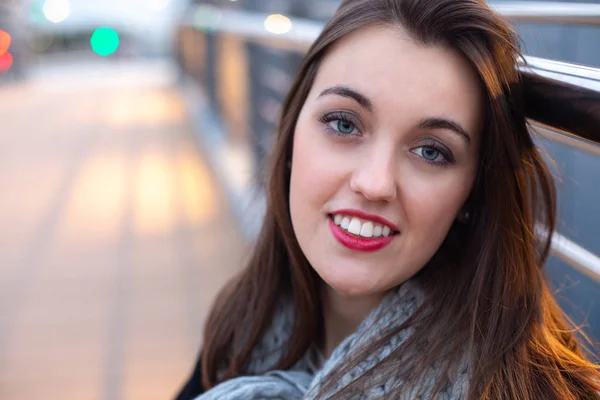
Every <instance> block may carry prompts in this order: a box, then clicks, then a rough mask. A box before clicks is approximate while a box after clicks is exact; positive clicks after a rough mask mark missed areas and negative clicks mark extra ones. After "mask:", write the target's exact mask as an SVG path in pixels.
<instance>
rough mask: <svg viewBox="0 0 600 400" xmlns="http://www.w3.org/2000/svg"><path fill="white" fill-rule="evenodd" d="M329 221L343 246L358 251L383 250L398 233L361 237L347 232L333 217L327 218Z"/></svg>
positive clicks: (330, 226) (334, 234)
mask: <svg viewBox="0 0 600 400" xmlns="http://www.w3.org/2000/svg"><path fill="white" fill-rule="evenodd" d="M327 220H328V223H329V229H330V230H331V233H332V234H333V237H334V238H336V239H337V241H338V242H340V243H341V244H342V245H343V246H345V247H347V248H349V249H351V250H356V251H364V252H368V251H377V250H381V249H382V248H384V247H385V246H387V245H388V244H390V243H391V242H392V240H394V237H395V236H396V235H391V236H387V237H386V236H379V237H370V238H365V237H360V236H355V235H352V234H351V233H348V232H346V231H345V230H343V229H342V228H341V227H339V226H337V225H336V224H335V222H333V219H331V218H327Z"/></svg>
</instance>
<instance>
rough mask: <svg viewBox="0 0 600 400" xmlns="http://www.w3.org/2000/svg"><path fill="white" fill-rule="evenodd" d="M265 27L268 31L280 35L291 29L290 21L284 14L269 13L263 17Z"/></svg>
mask: <svg viewBox="0 0 600 400" xmlns="http://www.w3.org/2000/svg"><path fill="white" fill-rule="evenodd" d="M265 29H266V30H267V31H268V32H271V33H274V34H276V35H281V34H283V33H287V32H289V31H290V29H292V21H290V19H289V18H288V17H286V16H285V15H281V14H271V15H269V16H268V17H267V18H266V19H265Z"/></svg>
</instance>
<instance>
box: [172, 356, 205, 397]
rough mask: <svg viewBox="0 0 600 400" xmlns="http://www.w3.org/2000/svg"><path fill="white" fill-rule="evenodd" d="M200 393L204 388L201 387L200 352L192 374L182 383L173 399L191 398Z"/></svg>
mask: <svg viewBox="0 0 600 400" xmlns="http://www.w3.org/2000/svg"><path fill="white" fill-rule="evenodd" d="M202 393H204V388H203V387H202V353H200V355H199V356H198V360H197V361H196V366H195V367H194V372H192V376H190V378H189V379H188V380H187V382H186V383H185V385H183V387H182V388H181V390H180V391H179V394H178V395H177V397H175V400H193V399H195V398H196V397H198V396H199V395H201V394H202Z"/></svg>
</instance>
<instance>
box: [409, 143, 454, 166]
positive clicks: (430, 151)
mask: <svg viewBox="0 0 600 400" xmlns="http://www.w3.org/2000/svg"><path fill="white" fill-rule="evenodd" d="M412 152H413V153H415V154H416V155H418V156H419V157H421V158H423V159H424V160H425V161H427V162H429V163H432V164H446V163H448V160H447V159H446V157H445V156H444V155H443V154H442V152H441V151H440V150H438V149H436V148H435V147H431V146H421V147H417V148H416V149H413V150H412Z"/></svg>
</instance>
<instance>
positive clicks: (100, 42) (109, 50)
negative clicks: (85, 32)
mask: <svg viewBox="0 0 600 400" xmlns="http://www.w3.org/2000/svg"><path fill="white" fill-rule="evenodd" d="M119 43H120V40H119V34H118V33H117V31H115V30H114V29H111V28H98V29H96V30H95V31H94V33H93V34H92V37H91V38H90V44H91V45H92V50H94V52H95V53H96V54H99V55H101V56H102V57H106V56H109V55H111V54H113V53H114V52H115V51H117V49H118V48H119Z"/></svg>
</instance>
